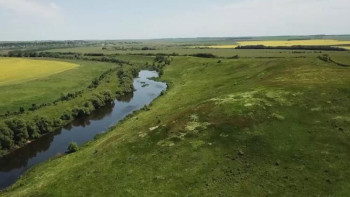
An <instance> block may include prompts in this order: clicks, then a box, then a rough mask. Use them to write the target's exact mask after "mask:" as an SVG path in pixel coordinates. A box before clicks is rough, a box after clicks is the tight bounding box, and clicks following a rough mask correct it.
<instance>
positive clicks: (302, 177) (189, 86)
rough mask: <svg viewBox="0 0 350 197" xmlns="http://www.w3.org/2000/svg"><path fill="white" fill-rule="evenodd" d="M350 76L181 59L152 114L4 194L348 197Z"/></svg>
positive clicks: (170, 69)
mask: <svg viewBox="0 0 350 197" xmlns="http://www.w3.org/2000/svg"><path fill="white" fill-rule="evenodd" d="M340 54H343V55H344V53H340ZM345 55H346V54H345ZM339 56H340V55H339ZM349 76H350V69H349V68H346V67H340V66H337V65H336V64H333V63H326V62H323V61H321V60H319V59H317V58H315V57H306V58H288V57H287V58H283V59H237V60H228V59H225V60H222V61H221V63H218V59H208V58H194V57H174V61H173V62H172V64H171V65H170V66H167V67H166V68H165V70H164V75H163V76H162V78H161V80H165V81H167V82H168V83H169V85H170V89H169V90H168V92H167V93H165V95H163V96H162V97H160V98H159V99H157V100H156V101H155V102H154V103H153V104H152V106H150V110H149V111H141V112H139V113H137V114H135V115H134V116H133V117H131V118H129V119H127V120H125V121H123V122H122V123H121V124H119V125H118V126H116V127H115V128H113V129H112V130H111V131H110V132H108V133H107V134H105V135H103V136H100V137H99V139H97V140H96V141H92V142H90V143H88V144H87V145H85V146H84V147H82V149H81V150H80V151H78V152H77V153H74V154H70V155H67V156H64V157H59V158H55V159H53V160H51V161H49V162H46V163H43V164H41V165H39V166H36V167H35V168H33V169H32V170H30V171H29V172H28V173H27V174H26V175H25V176H24V177H22V178H21V179H20V180H19V181H18V182H17V183H16V184H15V185H14V186H12V187H10V188H9V189H8V191H6V192H4V193H1V194H0V196H62V195H63V196H64V195H66V196H83V195H90V196H217V195H220V196H232V194H235V195H237V196H295V195H297V196H309V195H310V194H311V195H315V196H347V194H349V192H350V190H349V187H348V185H349V184H350V171H349V168H348V163H349V162H350V156H349V154H348V150H349V145H348V142H349V140H350V119H349V118H350V117H349V114H350V111H349V110H350V97H349V87H350V78H349Z"/></svg>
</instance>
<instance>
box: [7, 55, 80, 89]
mask: <svg viewBox="0 0 350 197" xmlns="http://www.w3.org/2000/svg"><path fill="white" fill-rule="evenodd" d="M77 66H78V65H76V64H72V63H67V62H58V61H45V60H40V61H38V60H28V59H16V58H1V59H0V67H1V68H0V69H1V71H2V72H1V73H0V86H1V85H10V84H18V83H24V82H28V81H31V80H35V79H41V78H45V77H48V76H50V75H54V74H58V73H60V72H64V71H67V70H70V69H73V68H76V67H77Z"/></svg>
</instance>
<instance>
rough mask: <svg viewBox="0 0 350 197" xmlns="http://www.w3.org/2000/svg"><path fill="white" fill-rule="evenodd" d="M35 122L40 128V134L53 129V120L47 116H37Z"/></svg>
mask: <svg viewBox="0 0 350 197" xmlns="http://www.w3.org/2000/svg"><path fill="white" fill-rule="evenodd" d="M34 120H35V124H36V126H37V127H38V129H39V133H40V134H45V133H49V132H52V131H53V128H52V122H51V121H50V120H48V119H47V118H45V117H35V118H34Z"/></svg>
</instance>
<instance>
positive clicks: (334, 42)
mask: <svg viewBox="0 0 350 197" xmlns="http://www.w3.org/2000/svg"><path fill="white" fill-rule="evenodd" d="M237 44H238V45H241V46H247V45H265V46H295V45H304V46H339V45H350V41H342V40H281V41H279V40H274V41H269V40H268V41H243V42H238V43H237Z"/></svg>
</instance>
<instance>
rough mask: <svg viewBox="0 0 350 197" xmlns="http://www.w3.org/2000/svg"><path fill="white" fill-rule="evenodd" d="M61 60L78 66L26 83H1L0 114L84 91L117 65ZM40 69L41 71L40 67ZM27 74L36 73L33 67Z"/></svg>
mask: <svg viewBox="0 0 350 197" xmlns="http://www.w3.org/2000/svg"><path fill="white" fill-rule="evenodd" d="M11 60H14V58H11ZM17 60H18V59H17ZM27 61H29V60H27ZM30 61H35V60H30ZM61 61H64V62H68V63H67V64H68V65H71V64H73V65H79V67H77V68H76V69H72V70H67V71H65V72H61V73H58V74H54V75H51V76H47V77H41V78H38V79H36V80H32V81H29V82H25V83H19V84H8V85H1V86H0V92H1V97H0V114H5V113H6V112H7V111H10V112H14V111H18V110H19V108H20V107H24V108H25V109H28V108H29V107H31V106H32V104H36V105H40V104H42V103H49V102H53V101H54V100H55V99H58V98H60V96H61V94H66V93H68V92H75V91H79V90H83V89H84V88H86V87H87V86H88V85H89V84H90V83H91V81H92V80H93V79H94V78H96V77H99V76H100V75H101V74H102V73H103V72H105V71H107V70H108V69H110V68H115V67H116V66H117V65H116V64H112V63H103V62H89V61H66V60H61ZM35 62H40V61H35ZM44 62H47V61H44ZM35 65H37V64H35ZM58 66H59V65H58ZM58 69H62V67H60V66H59V67H58ZM1 71H3V68H1ZM38 71H39V73H40V72H41V71H40V69H39V70H38ZM27 73H29V74H30V75H31V76H33V75H34V74H35V71H34V70H32V69H30V71H28V70H27ZM22 74H23V73H22ZM0 75H1V74H0ZM22 76H23V75H22Z"/></svg>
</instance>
